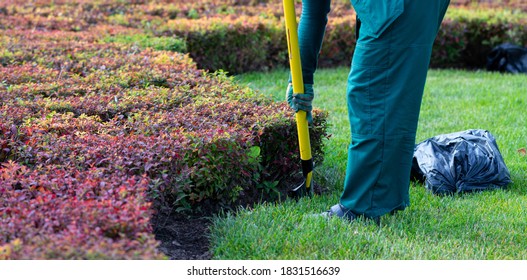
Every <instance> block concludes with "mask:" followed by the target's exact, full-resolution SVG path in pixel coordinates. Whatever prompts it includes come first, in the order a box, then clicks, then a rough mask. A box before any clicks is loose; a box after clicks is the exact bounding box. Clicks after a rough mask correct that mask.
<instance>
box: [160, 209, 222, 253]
mask: <svg viewBox="0 0 527 280" xmlns="http://www.w3.org/2000/svg"><path fill="white" fill-rule="evenodd" d="M210 223H211V220H210V218H208V217H187V216H182V215H169V214H166V213H165V214H158V215H157V216H155V217H154V218H153V219H152V225H153V228H154V234H155V236H156V239H157V240H158V241H159V242H160V243H161V244H160V246H159V250H160V251H161V252H162V253H163V254H165V255H167V256H168V257H169V258H170V259H171V260H210V259H211V257H212V254H211V252H210V251H209V239H208V233H209V226H210Z"/></svg>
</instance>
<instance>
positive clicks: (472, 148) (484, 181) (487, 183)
mask: <svg viewBox="0 0 527 280" xmlns="http://www.w3.org/2000/svg"><path fill="white" fill-rule="evenodd" d="M412 177H413V178H414V179H421V180H424V182H425V187H426V188H427V189H428V190H430V191H432V192H433V193H435V194H454V193H463V192H473V191H481V190H488V189H497V188H503V187H505V186H507V185H508V184H509V183H511V182H512V181H511V177H510V173H509V170H508V169H507V166H506V165H505V162H504V160H503V157H502V156H501V153H500V151H499V149H498V145H497V144H496V139H495V138H494V136H493V135H492V134H491V133H490V132H489V131H487V130H481V129H472V130H466V131H461V132H455V133H450V134H443V135H438V136H435V137H432V138H429V139H427V140H425V141H423V142H421V143H419V144H417V145H416V147H415V150H414V159H413V166H412Z"/></svg>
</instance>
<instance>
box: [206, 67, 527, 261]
mask: <svg viewBox="0 0 527 280" xmlns="http://www.w3.org/2000/svg"><path fill="white" fill-rule="evenodd" d="M347 74H348V69H346V68H338V69H322V70H319V71H318V72H317V76H316V86H315V95H316V97H315V101H314V106H315V107H318V108H323V109H325V110H327V111H329V113H330V118H329V123H330V125H331V127H330V133H331V134H332V137H331V138H330V140H328V141H327V143H326V148H325V149H326V159H325V162H324V163H323V164H322V165H319V166H318V167H317V169H316V171H315V174H314V176H315V177H314V178H315V180H317V182H318V183H321V184H325V185H326V186H328V187H329V188H330V189H331V190H332V191H330V192H329V193H327V194H325V195H322V196H316V197H314V198H304V199H301V200H300V201H298V202H295V201H283V202H281V203H274V204H262V205H258V206H256V207H255V208H254V209H240V210H239V211H238V213H237V214H236V215H234V214H227V215H224V216H222V217H218V218H216V219H215V220H214V223H213V226H212V228H211V246H212V250H213V253H214V258H216V259H368V260H371V259H374V260H375V259H475V260H483V259H522V260H525V259H527V250H526V248H527V211H526V210H525V208H526V206H527V195H526V194H527V179H526V176H527V156H525V155H522V153H520V152H518V150H519V149H521V148H525V147H527V126H526V125H525V124H526V123H527V120H526V119H527V118H526V113H525V111H526V105H527V78H526V76H525V75H502V74H497V73H487V72H467V71H455V70H431V71H430V72H429V75H428V81H427V85H426V88H425V95H424V98H423V105H422V109H421V117H420V123H419V128H418V133H417V138H418V139H417V141H422V140H424V139H426V138H429V137H432V136H435V135H438V134H443V133H450V132H456V131H461V130H466V129H475V128H479V129H487V130H489V131H490V132H491V133H492V134H493V135H494V136H495V137H496V140H497V142H498V146H499V148H500V151H501V153H502V155H503V157H504V159H505V162H506V164H507V167H508V168H509V170H510V172H511V176H512V180H513V184H511V185H509V187H508V188H507V189H506V190H496V191H487V192H481V193H475V194H467V195H455V196H447V197H440V196H436V195H433V194H431V193H430V192H428V191H427V190H426V189H425V188H424V186H423V185H420V184H413V185H412V186H411V187H410V198H411V206H410V207H408V208H407V209H406V210H405V211H402V212H400V213H398V214H396V215H393V216H385V217H383V218H382V220H381V227H378V226H376V225H375V224H373V223H372V222H368V221H358V222H354V223H348V222H345V221H342V220H340V219H332V220H329V221H328V220H325V219H322V218H317V217H313V216H310V214H313V213H319V212H322V211H325V210H327V209H328V207H330V206H331V205H333V204H335V203H336V202H337V201H338V197H339V195H340V192H341V191H342V185H341V184H342V181H343V178H344V170H345V163H346V157H347V155H346V153H347V145H348V142H349V127H348V120H347V107H346V102H345V92H346V79H347ZM287 77H288V72H287V70H279V71H274V72H270V73H253V74H245V75H242V76H238V77H237V78H236V79H237V80H238V81H239V83H241V84H247V85H249V86H250V87H252V88H254V89H257V90H259V91H261V92H263V93H265V94H266V95H269V96H272V97H273V98H274V99H275V100H277V101H282V100H283V98H284V97H283V95H284V92H285V84H286V81H287Z"/></svg>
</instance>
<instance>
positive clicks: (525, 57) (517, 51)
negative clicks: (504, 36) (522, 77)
mask: <svg viewBox="0 0 527 280" xmlns="http://www.w3.org/2000/svg"><path fill="white" fill-rule="evenodd" d="M487 70H488V71H499V72H507V73H527V48H524V47H521V46H517V45H513V44H510V43H504V44H501V45H499V46H497V47H495V48H494V49H492V51H491V52H490V53H489V54H488V56H487Z"/></svg>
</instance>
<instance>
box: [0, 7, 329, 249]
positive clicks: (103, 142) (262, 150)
mask: <svg viewBox="0 0 527 280" xmlns="http://www.w3.org/2000/svg"><path fill="white" fill-rule="evenodd" d="M109 2H110V1H106V2H103V1H101V2H94V3H90V2H88V1H86V2H82V3H81V5H80V6H74V5H70V4H69V1H65V2H64V3H59V2H58V1H55V3H54V5H49V6H47V5H45V4H41V3H37V4H36V6H33V7H28V6H24V5H22V4H21V5H20V6H16V7H15V6H9V7H7V8H4V9H0V13H3V14H4V15H6V17H0V22H1V25H0V50H1V51H0V193H1V196H0V227H1V228H2V229H3V230H2V231H1V232H0V258H2V259H56V258H57V259H99V258H103V259H107V258H111V259H135V258H140V259H152V258H163V255H162V254H160V253H159V252H158V251H157V250H156V245H157V241H156V240H155V238H154V236H153V233H152V227H153V226H155V225H152V224H151V222H150V218H151V216H152V215H154V214H155V211H156V210H159V209H164V208H168V209H173V210H175V211H187V212H188V211H216V210H218V209H219V208H234V207H236V206H238V205H250V204H252V203H255V202H258V201H260V200H272V199H276V198H278V197H279V196H280V194H282V193H283V192H285V191H286V190H287V189H288V188H289V187H290V186H288V185H287V182H288V180H290V178H291V177H295V176H296V175H298V173H299V172H300V171H301V167H300V159H299V157H298V147H297V146H298V145H297V139H296V127H295V123H294V114H293V112H291V110H290V109H289V107H288V106H287V105H286V104H285V103H275V102H272V101H271V100H270V99H268V98H265V97H263V96H261V95H259V94H257V93H255V92H253V91H251V90H250V89H248V88H242V87H240V86H238V85H236V84H235V83H233V82H232V79H231V78H230V77H227V76H226V75H225V73H222V72H218V73H210V72H208V71H206V70H201V69H198V67H197V65H196V63H195V62H193V61H192V59H191V58H190V57H189V56H188V55H187V54H183V53H179V52H174V49H171V48H172V47H173V46H176V45H178V42H180V41H179V40H177V39H175V38H173V37H155V38H160V39H159V40H157V41H155V42H153V43H152V42H151V41H150V40H149V38H154V37H152V36H154V35H153V34H152V33H143V32H142V31H141V30H137V29H133V28H129V27H123V26H120V25H112V24H111V23H110V21H109V20H107V17H105V16H104V15H105V14H111V13H113V12H115V11H117V10H119V8H118V7H122V6H120V5H121V4H116V5H115V6H112V5H108V6H105V3H109ZM143 4H144V3H143ZM90 5H93V6H90ZM79 7H80V8H79ZM87 7H91V8H90V9H91V11H102V12H101V13H102V14H99V15H98V14H91V13H88V12H87V11H86V12H85V13H84V12H83V11H84V10H83V9H88V8H87ZM78 9H81V10H78ZM70 10H73V11H77V13H78V16H77V17H70V15H72V14H69V13H67V11H70ZM29 11H35V12H34V13H30V12H29ZM26 12H27V13H26ZM59 15H60V16H59ZM88 15H90V16H91V17H94V18H95V19H93V22H92V21H90V22H88V21H87V20H86V19H85V17H87V16H88ZM6 19H7V20H6ZM45 19H46V20H49V21H46V20H45ZM70 24H73V25H76V26H79V27H80V28H75V30H72V29H71V25H70ZM142 39H144V40H142ZM136 40H137V43H136V42H135V41H136ZM314 116H315V123H314V125H313V129H312V133H311V137H312V145H313V152H314V157H315V161H317V162H322V160H323V153H322V149H323V147H322V144H323V139H324V138H325V137H326V136H327V135H326V123H325V122H326V121H325V120H326V117H327V115H326V113H325V112H322V111H319V110H316V111H315V112H314Z"/></svg>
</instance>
